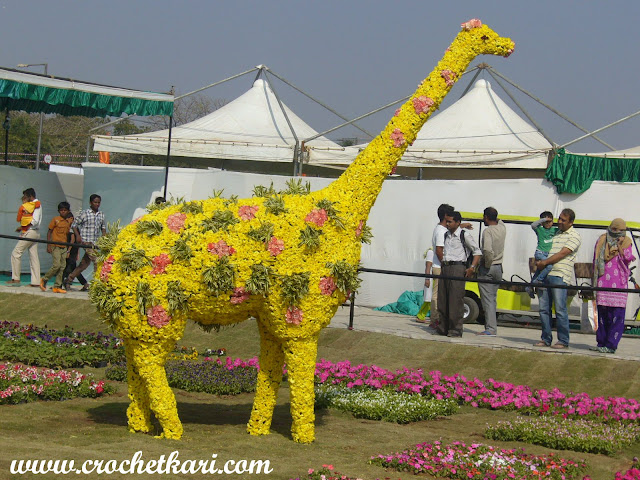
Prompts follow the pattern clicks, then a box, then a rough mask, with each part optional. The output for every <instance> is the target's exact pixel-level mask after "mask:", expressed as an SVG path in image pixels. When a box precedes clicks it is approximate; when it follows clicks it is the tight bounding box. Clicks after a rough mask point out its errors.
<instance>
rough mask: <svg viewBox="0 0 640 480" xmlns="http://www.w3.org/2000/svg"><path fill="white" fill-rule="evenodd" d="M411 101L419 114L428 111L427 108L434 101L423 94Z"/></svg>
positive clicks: (431, 105)
mask: <svg viewBox="0 0 640 480" xmlns="http://www.w3.org/2000/svg"><path fill="white" fill-rule="evenodd" d="M412 102H413V108H414V109H415V111H416V114H417V115H420V114H421V113H429V109H430V108H431V107H433V104H434V103H435V102H434V101H433V100H432V99H430V98H429V97H425V96H424V95H422V96H420V97H417V98H414V99H413V100H412Z"/></svg>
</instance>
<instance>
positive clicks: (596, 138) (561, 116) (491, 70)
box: [487, 66, 615, 150]
mask: <svg viewBox="0 0 640 480" xmlns="http://www.w3.org/2000/svg"><path fill="white" fill-rule="evenodd" d="M487 69H488V70H489V73H493V74H495V75H497V76H499V77H500V78H502V79H503V80H504V81H505V82H507V83H509V84H510V85H511V86H513V87H515V88H517V89H518V90H520V91H521V92H522V93H524V94H525V95H527V96H528V97H530V98H532V99H533V100H535V101H536V102H538V103H539V104H540V105H542V106H543V107H546V108H547V109H549V110H551V111H552V112H553V113H555V114H556V115H558V116H559V117H560V118H561V119H563V120H564V121H566V122H569V123H570V124H571V125H573V126H574V127H576V128H577V129H578V130H581V131H583V132H584V133H589V130H587V129H586V128H584V127H583V126H581V125H578V124H577V123H576V122H574V121H573V120H571V119H570V118H569V117H567V116H566V115H563V114H562V113H560V112H559V111H558V110H556V109H555V108H553V107H552V106H550V105H547V104H546V103H544V102H543V101H542V100H540V99H539V98H538V97H536V96H535V95H533V94H532V93H529V92H527V91H526V90H525V89H523V88H522V87H520V86H519V85H517V84H516V83H514V82H513V81H512V80H510V79H508V78H507V77H505V76H504V75H502V74H501V73H500V72H498V71H497V70H495V69H494V68H493V67H491V66H489V67H487ZM492 76H493V75H492ZM593 139H594V140H597V141H598V142H600V143H601V144H602V145H604V146H605V147H607V148H610V149H611V150H615V147H612V146H611V145H609V144H608V143H607V142H605V141H604V140H602V139H600V138H598V137H596V136H595V135H593Z"/></svg>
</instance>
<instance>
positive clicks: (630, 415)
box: [316, 359, 640, 421]
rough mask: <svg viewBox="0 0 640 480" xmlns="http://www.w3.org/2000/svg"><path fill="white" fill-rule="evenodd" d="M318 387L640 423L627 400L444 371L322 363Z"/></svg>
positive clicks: (639, 407)
mask: <svg viewBox="0 0 640 480" xmlns="http://www.w3.org/2000/svg"><path fill="white" fill-rule="evenodd" d="M316 382H317V383H331V384H333V385H338V384H343V385H346V386H347V387H348V388H354V387H360V386H366V387H370V388H389V387H391V388H393V389H395V390H396V391H399V392H407V393H416V394H422V395H428V396H433V397H434V398H438V399H443V398H451V399H455V400H456V401H458V402H459V403H460V404H464V405H470V406H472V407H484V408H492V409H496V410H497V409H501V410H518V411H520V412H521V413H533V414H539V415H562V416H563V417H565V418H567V417H580V418H594V419H595V418H597V419H600V420H613V421H638V420H640V402H638V401H637V400H634V399H628V398H624V397H606V398H605V397H595V398H592V397H590V396H589V395H587V394H586V393H576V394H574V393H568V394H565V393H562V392H561V391H560V390H558V389H553V390H551V391H548V390H543V389H541V390H534V389H531V388H530V387H528V386H525V385H514V384H512V383H507V382H498V381H496V380H494V379H492V378H490V379H488V380H485V381H481V380H478V379H477V378H474V379H472V380H469V379H467V378H466V377H464V376H463V375H459V374H456V375H453V376H446V375H443V374H442V373H441V372H439V371H433V372H430V373H429V375H427V376H425V374H424V372H423V371H422V370H420V369H417V370H416V369H409V368H403V369H400V370H397V371H395V372H392V371H391V370H386V369H384V368H380V367H377V366H375V365H372V366H367V365H357V366H352V365H351V363H350V362H348V361H344V362H339V363H332V362H329V361H327V360H324V359H323V360H320V362H318V363H317V365H316Z"/></svg>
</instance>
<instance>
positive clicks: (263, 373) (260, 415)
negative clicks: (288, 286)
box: [247, 321, 284, 435]
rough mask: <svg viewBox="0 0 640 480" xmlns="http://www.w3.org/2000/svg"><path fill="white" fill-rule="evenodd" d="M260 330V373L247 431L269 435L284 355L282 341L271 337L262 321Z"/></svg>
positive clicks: (259, 324) (253, 433) (259, 325)
mask: <svg viewBox="0 0 640 480" xmlns="http://www.w3.org/2000/svg"><path fill="white" fill-rule="evenodd" d="M258 329H259V330H260V371H259V372H258V382H257V385H256V396H255V399H254V401H253V409H252V410H251V419H250V420H249V424H248V425H247V431H248V432H249V433H250V434H251V435H268V434H269V428H270V427H271V419H272V418H273V409H274V408H275V406H276V399H277V396H278V389H279V388H280V382H281V381H282V365H283V361H284V355H283V353H282V344H281V343H280V341H279V340H278V339H277V338H275V337H274V336H273V335H271V334H270V333H269V332H268V331H267V329H266V328H265V327H263V326H262V324H261V323H260V321H258Z"/></svg>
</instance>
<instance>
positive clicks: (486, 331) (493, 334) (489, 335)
mask: <svg viewBox="0 0 640 480" xmlns="http://www.w3.org/2000/svg"><path fill="white" fill-rule="evenodd" d="M477 336H485V337H497V336H498V335H497V334H495V333H491V332H490V331H489V330H485V331H484V332H478V333H476V337H477Z"/></svg>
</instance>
